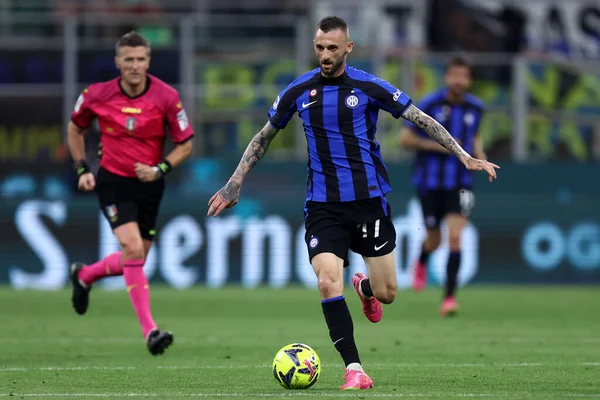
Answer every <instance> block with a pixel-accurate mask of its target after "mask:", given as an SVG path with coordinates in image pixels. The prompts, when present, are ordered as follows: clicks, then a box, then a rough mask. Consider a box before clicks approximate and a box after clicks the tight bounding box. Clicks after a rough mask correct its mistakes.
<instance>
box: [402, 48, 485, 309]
mask: <svg viewBox="0 0 600 400" xmlns="http://www.w3.org/2000/svg"><path fill="white" fill-rule="evenodd" d="M445 81H446V87H445V88H443V89H441V90H438V91H436V92H433V93H431V94H429V95H427V96H425V97H424V98H423V99H422V100H421V102H420V103H419V108H420V109H422V110H423V112H425V113H427V114H429V115H431V116H433V118H435V119H436V120H437V121H438V122H439V123H440V124H442V125H443V126H444V128H446V129H447V130H448V132H450V134H451V135H452V136H453V137H454V139H455V140H456V141H457V142H458V143H460V144H461V146H462V147H463V148H464V149H465V151H466V152H467V153H469V154H472V155H473V156H474V157H475V158H478V159H481V160H485V159H486V155H485V153H484V151H483V142H482V140H481V136H480V135H479V134H478V129H479V123H480V122H481V118H482V116H483V112H484V110H483V103H482V102H481V100H479V99H478V98H477V97H475V96H473V95H471V94H469V93H467V90H468V89H469V87H470V86H471V67H470V65H469V63H468V62H467V61H466V60H465V59H463V58H460V57H455V58H453V59H451V60H450V61H449V63H448V65H447V67H446V76H445ZM400 138H401V139H400V140H401V143H402V145H403V146H404V147H405V148H407V149H411V150H416V153H417V154H416V157H415V161H414V172H413V178H412V182H413V185H414V187H415V188H416V190H417V194H418V196H419V199H420V201H421V206H422V208H423V218H424V221H425V225H426V227H427V238H426V239H425V241H424V242H423V246H422V249H421V255H420V256H419V259H418V260H417V263H416V265H415V267H414V270H413V271H414V276H413V287H414V289H415V290H422V289H423V288H424V287H425V285H426V283H427V262H428V260H429V255H430V254H431V253H432V252H433V251H434V250H435V249H436V248H437V247H438V246H439V244H440V237H441V234H440V223H441V221H442V220H445V222H446V225H447V227H448V236H449V242H450V256H449V257H448V263H447V266H446V275H447V277H446V288H445V292H444V298H443V301H442V304H441V307H440V314H441V315H442V316H447V315H454V314H455V313H456V312H457V311H458V303H457V301H456V286H457V277H458V271H459V267H460V260H461V242H460V237H461V233H462V230H463V228H464V226H465V225H466V224H467V222H468V218H469V215H470V213H471V209H472V208H473V206H474V205H475V197H474V195H473V192H472V191H471V188H472V186H473V177H472V173H471V172H470V171H469V170H468V169H467V168H465V166H464V165H463V163H462V162H461V161H460V160H459V159H458V158H457V157H456V156H455V155H454V154H451V153H450V152H449V151H448V150H447V149H445V148H444V147H442V146H440V145H439V144H438V143H437V142H436V141H434V140H431V139H430V137H429V135H428V134H427V132H425V131H423V130H422V129H421V128H420V127H418V126H415V125H414V124H412V123H411V122H410V121H406V122H405V128H404V129H403V130H402V132H401V135H400Z"/></svg>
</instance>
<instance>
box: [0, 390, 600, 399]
mask: <svg viewBox="0 0 600 400" xmlns="http://www.w3.org/2000/svg"><path fill="white" fill-rule="evenodd" d="M13 396H15V397H17V396H19V397H50V398H52V397H60V398H68V397H99V398H113V397H120V398H123V397H158V398H163V399H168V398H181V397H198V398H203V397H211V398H215V397H217V398H219V397H235V398H253V397H277V398H282V397H318V398H323V397H329V398H346V397H348V398H357V397H361V398H364V397H369V398H373V397H381V398H394V397H397V398H404V397H427V398H432V397H433V398H438V397H442V398H448V397H459V398H460V397H490V398H511V397H538V398H547V397H548V396H552V394H543V393H538V394H535V395H533V396H532V395H531V394H529V393H528V394H520V393H455V394H451V393H444V394H429V393H369V392H354V393H341V392H340V393H324V392H319V391H317V390H315V391H313V392H301V391H298V392H291V393H290V392H287V393H283V392H282V393H186V394H159V393H24V394H23V393H0V397H13ZM565 396H567V397H600V394H583V393H582V394H579V393H570V394H565Z"/></svg>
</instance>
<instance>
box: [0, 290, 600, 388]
mask: <svg viewBox="0 0 600 400" xmlns="http://www.w3.org/2000/svg"><path fill="white" fill-rule="evenodd" d="M151 294H152V308H153V312H154V315H155V318H156V319H157V323H159V325H160V326H161V327H163V328H166V329H169V330H172V331H173V333H174V334H175V344H174V345H173V347H171V348H170V349H169V350H168V351H167V353H166V354H165V355H163V356H159V357H152V356H151V355H150V354H149V353H148V352H147V350H146V347H145V343H144V341H143V340H142V338H141V332H140V329H139V326H138V323H137V320H136V318H135V314H134V313H133V310H132V307H131V305H130V303H129V298H128V296H127V294H126V293H125V292H124V291H123V292H103V291H101V290H95V291H92V293H91V304H90V309H89V310H88V314H87V315H85V316H83V317H81V316H78V315H76V314H75V312H74V311H73V310H72V308H71V304H70V292H69V291H61V292H48V293H44V292H33V291H22V292H18V291H13V290H11V289H8V288H3V289H0V311H1V312H0V315H1V321H2V327H1V329H0V332H1V333H0V360H1V363H0V397H6V398H15V399H19V398H27V399H29V398H56V399H63V398H64V399H69V398H78V399H104V398H106V399H118V398H124V399H138V398H139V399H148V398H156V399H169V400H171V399H188V398H215V399H226V398H235V399H258V398H286V397H299V398H303V397H306V398H316V399H319V398H344V397H352V398H360V399H363V398H364V399H369V398H383V399H385V398H395V397H398V398H408V397H418V398H432V399H442V398H462V397H468V398H485V399H487V398H500V399H504V398H510V399H519V398H523V399H525V398H537V399H565V398H588V397H590V398H592V397H598V398H600V293H599V292H598V288H597V287H572V286H571V287H549V286H543V287H541V286H540V287H537V286H536V287H486V286H479V287H470V288H466V289H464V290H462V291H461V292H460V295H459V300H460V303H461V306H462V309H461V313H460V314H459V315H458V316H457V317H456V318H452V319H441V318H440V317H439V316H438V314H437V310H438V305H439V300H440V291H439V290H438V289H431V290H427V291H425V292H423V293H419V294H416V293H412V292H408V291H401V292H399V293H398V298H397V300H396V302H395V303H394V304H392V305H389V306H385V308H384V317H383V320H382V321H381V322H380V323H379V324H371V323H369V322H368V321H367V320H366V318H365V317H364V316H363V315H362V312H361V308H360V303H359V301H358V299H357V297H356V295H355V293H354V292H352V291H348V292H347V293H346V297H347V298H348V301H349V306H350V309H351V311H352V313H353V316H354V324H355V335H356V341H357V344H358V347H359V351H360V352H361V357H362V361H363V364H364V366H365V369H366V371H367V372H368V373H369V375H370V376H371V378H373V380H374V382H375V388H374V389H373V390H371V391H368V392H365V391H362V392H350V393H348V392H340V391H339V390H338V387H339V386H340V385H341V384H342V375H343V369H342V365H341V359H340V357H339V355H338V354H337V352H336V351H335V349H334V348H333V345H332V344H331V341H330V339H329V336H328V333H327V329H326V327H325V323H324V319H323V315H322V311H321V306H320V302H319V296H318V293H317V292H316V291H314V290H308V289H303V288H287V289H280V290H275V289H256V290H244V289H241V288H236V287H228V288H225V289H219V290H210V289H206V288H204V287H197V288H193V289H190V290H186V291H177V290H174V289H171V288H167V287H160V286H158V285H157V286H153V287H152V292H151ZM293 342H304V343H307V344H309V345H310V346H312V347H313V348H315V350H316V351H317V352H318V353H319V356H320V358H321V362H322V364H323V370H322V375H321V378H320V380H319V381H318V382H317V384H316V385H315V386H314V387H312V388H311V389H309V390H306V391H288V390H285V389H283V388H281V387H280V386H279V385H278V384H277V383H276V382H275V380H274V378H273V376H272V372H271V362H272V359H273V357H274V355H275V353H276V351H277V350H278V349H279V348H280V347H282V346H283V345H285V344H288V343H293Z"/></svg>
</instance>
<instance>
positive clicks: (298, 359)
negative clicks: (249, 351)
mask: <svg viewBox="0 0 600 400" xmlns="http://www.w3.org/2000/svg"><path fill="white" fill-rule="evenodd" d="M320 374H321V361H320V360H319V356H318V355H317V352H316V351H314V350H313V349H312V348H311V347H310V346H308V345H306V344H302V343H293V344H288V345H287V346H284V347H282V348H281V350H279V351H278V352H277V354H276V355H275V359H274V360H273V375H274V376H275V380H276V381H277V382H278V383H279V384H280V385H281V386H283V387H284V388H286V389H308V388H309V387H311V386H312V385H314V384H315V383H316V382H317V379H319V375H320Z"/></svg>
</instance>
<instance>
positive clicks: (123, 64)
mask: <svg viewBox="0 0 600 400" xmlns="http://www.w3.org/2000/svg"><path fill="white" fill-rule="evenodd" d="M115 62H116V64H117V67H118V68H119V70H120V71H121V77H122V78H123V80H124V81H125V82H126V83H127V84H129V85H131V86H137V85H139V84H141V83H143V82H145V80H146V72H147V71H148V68H149V67H150V55H149V54H148V48H146V47H143V46H138V47H129V46H124V47H121V48H120V49H119V54H117V56H116V57H115Z"/></svg>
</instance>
